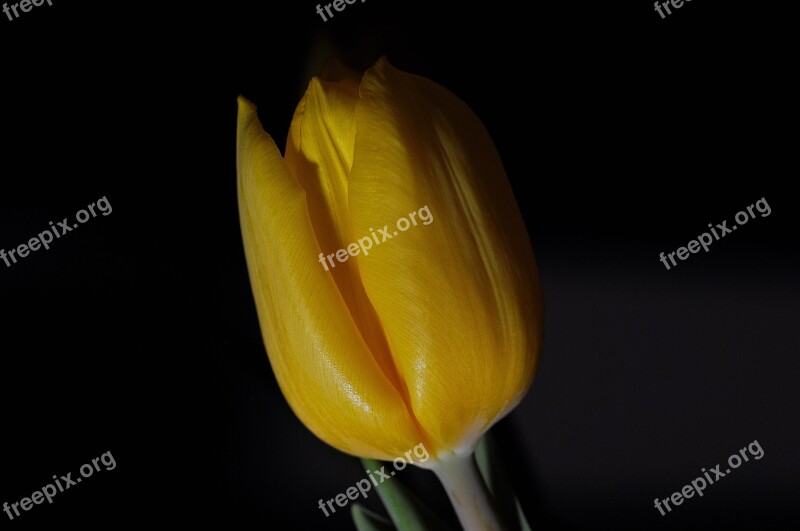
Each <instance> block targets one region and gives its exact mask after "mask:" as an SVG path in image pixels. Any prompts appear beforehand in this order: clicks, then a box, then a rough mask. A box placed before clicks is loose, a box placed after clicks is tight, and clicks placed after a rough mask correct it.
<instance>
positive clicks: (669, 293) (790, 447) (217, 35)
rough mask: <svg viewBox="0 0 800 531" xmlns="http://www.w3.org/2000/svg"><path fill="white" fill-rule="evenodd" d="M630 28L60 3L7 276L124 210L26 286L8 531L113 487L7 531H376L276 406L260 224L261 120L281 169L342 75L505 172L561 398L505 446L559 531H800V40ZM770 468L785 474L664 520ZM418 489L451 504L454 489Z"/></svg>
mask: <svg viewBox="0 0 800 531" xmlns="http://www.w3.org/2000/svg"><path fill="white" fill-rule="evenodd" d="M628 4H631V5H628ZM628 4H625V5H616V4H615V3H611V2H592V3H588V2H587V3H582V4H581V3H574V2H569V3H558V2H550V3H542V4H534V3H526V4H514V3H495V4H492V3H479V4H476V5H474V6H471V5H469V4H467V3H464V2H437V3H436V4H435V5H431V4H430V3H422V2H413V1H412V2H400V1H397V0H381V1H378V0H368V1H366V2H365V3H361V2H358V3H356V4H355V5H352V6H348V7H347V9H346V10H345V11H344V12H342V13H338V14H337V15H336V17H335V18H334V19H332V20H330V21H328V22H322V20H321V19H320V18H319V17H318V16H317V15H316V13H315V11H314V6H315V5H316V4H315V3H312V2H306V1H303V2H295V1H292V2H291V3H290V2H289V1H288V0H287V1H286V2H282V3H277V2H276V3H270V5H267V3H266V2H258V3H256V2H253V3H252V4H250V5H248V4H245V3H243V2H229V3H226V4H224V5H223V4H221V3H218V4H216V5H213V6H212V7H200V6H199V5H196V4H191V3H186V2H184V3H181V4H180V5H172V6H169V7H166V6H163V5H160V4H155V3H148V4H135V5H133V4H119V5H109V4H108V3H105V4H97V5H95V4H93V3H88V2H70V3H67V2H59V1H58V0H56V1H55V2H54V5H53V6H52V7H50V6H47V5H46V4H45V5H44V6H42V7H38V8H34V9H33V10H32V11H31V12H30V13H26V14H24V15H23V16H22V17H21V18H20V19H18V20H15V21H11V22H9V21H8V20H7V19H4V18H0V48H1V49H2V51H3V60H2V62H0V69H2V75H3V83H2V89H0V95H1V96H2V98H0V101H2V107H1V108H0V134H1V135H2V158H0V168H1V169H0V171H2V178H0V248H3V249H6V250H9V249H10V248H13V247H15V246H17V245H19V244H20V243H24V242H26V241H27V240H28V239H30V238H31V237H33V236H35V235H36V234H38V233H39V232H41V231H42V230H43V229H45V228H47V227H48V222H49V221H54V222H57V221H59V220H61V219H62V218H64V217H67V216H69V217H72V216H74V213H75V212H76V211H77V210H79V209H81V208H83V207H84V206H85V205H87V204H89V203H91V202H94V201H96V200H97V199H99V198H101V197H103V196H105V197H107V199H108V201H109V203H110V204H111V205H112V207H113V212H112V213H111V214H110V215H109V216H107V217H98V218H96V219H93V220H91V221H90V222H88V223H86V224H85V225H83V226H81V227H80V228H78V229H76V230H75V231H73V232H72V233H69V234H67V235H65V236H64V237H63V239H59V240H58V241H57V242H55V243H54V244H53V245H52V248H51V249H50V250H49V251H38V252H36V253H33V254H32V255H30V256H29V257H27V258H25V259H23V260H22V261H21V262H20V263H18V264H15V265H13V267H10V268H9V267H6V266H5V264H4V263H2V262H0V309H1V310H0V312H2V325H1V326H2V335H0V353H1V356H2V357H1V358H0V407H1V408H2V415H0V419H2V420H1V421H0V434H2V436H1V437H0V441H2V443H1V444H2V458H0V503H2V502H3V501H6V502H8V503H13V502H16V501H19V500H20V499H21V498H23V497H25V496H29V495H30V494H31V493H32V492H33V491H34V490H37V489H40V488H41V487H43V486H44V485H45V484H47V483H49V482H50V481H51V477H52V476H53V475H54V474H57V475H59V476H60V475H65V474H66V473H67V472H72V474H73V476H77V475H78V474H77V471H78V468H79V467H80V466H81V465H82V464H84V463H87V462H89V461H90V460H91V459H92V458H95V457H98V456H100V455H101V454H102V453H104V452H107V451H110V452H111V453H112V454H113V456H114V458H115V461H116V462H117V468H116V469H115V470H113V471H103V472H101V473H96V475H94V476H92V477H91V478H88V479H86V480H84V482H83V483H81V484H79V485H77V486H75V487H73V488H72V489H70V490H69V491H66V492H64V493H62V494H59V495H57V496H56V497H55V498H54V502H53V504H52V505H47V504H45V505H40V506H34V508H33V509H32V510H30V511H29V512H27V513H23V515H22V516H21V517H19V518H17V519H15V520H14V521H9V520H7V517H6V516H5V514H4V513H0V522H2V527H3V528H8V529H41V528H44V527H47V526H48V525H51V524H54V523H63V524H77V525H80V526H85V527H87V528H92V529H94V528H109V527H112V528H116V527H118V526H120V525H121V524H123V523H136V524H139V525H154V524H156V523H167V524H171V525H174V526H176V527H180V528H183V527H189V526H196V525H199V524H209V525H212V526H218V527H220V528H225V529H240V528H244V527H245V526H246V527H247V528H253V529H351V523H350V519H349V516H348V515H347V514H343V513H342V512H340V513H337V514H335V515H333V516H331V517H330V518H325V517H324V516H323V515H322V513H321V511H319V509H318V508H317V507H316V505H317V500H318V499H319V498H326V499H327V498H331V497H333V496H335V495H336V494H337V493H339V492H343V491H344V490H345V489H346V488H347V487H349V486H351V485H353V484H354V483H355V482H356V481H358V480H359V479H361V478H362V477H363V474H364V473H363V471H362V469H361V468H360V465H359V464H358V462H357V461H356V460H355V459H353V458H350V457H348V456H345V455H343V454H340V453H339V452H337V451H335V450H333V449H331V448H329V447H327V446H326V445H324V444H323V443H321V442H320V441H319V440H317V439H316V438H315V437H314V436H312V435H311V434H310V433H309V432H308V431H307V430H306V429H305V428H304V427H303V426H302V425H301V424H300V422H299V421H298V420H297V419H296V418H295V417H294V415H293V414H292V413H291V411H290V410H289V408H288V405H287V404H286V402H285V400H284V399H283V397H282V396H281V394H280V392H279V390H278V388H277V385H276V383H275V380H274V377H273V375H272V373H271V370H270V368H269V364H268V362H267V358H266V354H265V352H264V349H263V346H262V344H261V339H260V333H259V330H258V326H257V321H256V314H255V308H254V305H253V301H252V299H251V296H250V291H249V290H250V288H249V284H248V279H247V274H246V268H245V264H244V260H243V251H242V246H241V240H240V235H239V229H238V215H237V209H236V194H235V158H234V155H235V142H234V141H235V125H236V96H237V95H239V94H243V95H245V96H247V97H248V98H250V99H251V100H252V101H254V102H256V103H257V104H258V106H259V112H260V115H261V118H262V121H263V122H264V124H265V127H266V128H267V130H268V131H269V132H270V133H271V134H272V135H273V136H274V137H275V138H276V140H277V141H278V143H279V145H281V146H282V145H283V142H284V140H285V136H286V131H287V130H288V125H289V122H290V119H291V114H292V112H293V110H294V106H295V105H296V103H297V101H298V100H299V98H300V96H301V95H302V92H303V90H304V88H305V86H306V84H307V81H308V76H309V74H310V73H311V72H313V69H314V68H315V67H318V66H319V57H320V55H319V53H320V52H319V50H321V49H324V46H330V47H333V48H334V49H337V50H338V51H339V53H340V54H341V55H342V56H343V57H345V58H347V60H349V61H350V62H351V64H353V65H354V66H364V65H368V64H369V63H370V62H371V61H372V60H374V58H376V57H377V54H379V53H386V54H387V55H388V57H389V59H390V60H391V61H392V62H393V64H395V65H396V66H398V67H400V68H402V69H405V70H409V71H412V72H415V73H419V74H422V75H425V76H428V77H430V78H432V79H433V80H435V81H437V82H439V83H440V84H442V85H444V86H446V87H447V88H449V89H450V90H452V91H453V92H454V93H455V94H457V95H458V96H460V97H461V98H462V99H464V100H465V101H466V102H467V103H468V104H469V105H470V106H471V107H472V108H473V109H474V110H475V112H476V113H477V114H478V115H479V116H480V117H481V119H482V120H483V121H484V123H485V124H486V126H487V128H488V129H489V131H490V133H491V134H492V136H493V138H494V140H495V142H496V144H497V147H498V149H499V151H500V154H501V156H502V158H503V160H504V163H505V165H506V168H507V172H508V174H509V178H510V179H511V181H512V185H513V186H514V189H515V191H516V195H517V201H518V203H519V206H520V208H521V210H522V212H523V214H524V216H525V220H526V223H527V225H528V229H529V232H530V236H531V240H532V242H533V246H534V250H535V252H536V254H537V258H538V261H539V265H540V268H541V274H542V282H543V286H544V293H545V303H546V326H545V343H544V349H543V353H542V359H541V365H540V368H539V371H538V374H537V376H536V380H535V382H534V386H533V388H532V390H531V392H530V394H529V395H528V396H527V397H526V398H525V400H524V401H523V402H522V404H521V405H520V406H519V407H518V408H517V409H516V410H515V411H514V412H513V413H512V414H511V415H510V416H509V417H508V418H507V419H506V420H504V421H503V422H501V423H500V424H499V425H498V427H497V432H498V436H499V438H500V441H501V444H503V445H504V448H505V449H506V451H505V452H504V453H505V455H506V456H507V459H508V461H509V465H510V466H511V468H512V470H513V481H514V484H515V486H516V488H517V492H518V495H519V497H520V499H521V502H522V504H523V506H524V507H525V509H526V512H527V513H528V515H529V517H530V520H531V523H532V524H533V528H534V529H700V528H704V529H709V528H711V529H786V528H788V527H787V526H788V525H789V524H788V522H791V521H793V520H795V518H793V515H794V510H793V507H794V504H795V501H796V499H797V496H798V494H800V492H799V491H798V483H797V479H796V477H795V475H796V473H797V472H798V468H800V467H799V465H800V463H799V461H800V459H798V455H797V448H798V443H800V434H798V428H797V422H796V420H797V412H798V405H800V401H798V392H797V376H798V370H799V369H800V362H798V356H797V353H798V345H800V327H798V318H800V303H799V302H798V294H799V291H798V288H799V287H800V277H799V276H798V265H800V260H799V259H798V258H799V257H798V251H797V236H796V229H797V227H798V223H797V218H796V212H797V208H796V197H795V194H793V193H792V189H793V182H792V180H793V178H791V175H794V174H796V168H795V166H794V164H790V163H789V161H790V160H791V159H790V158H789V157H790V155H792V153H791V152H790V149H792V147H794V144H793V143H790V142H791V141H792V135H791V131H792V130H793V128H794V123H795V117H794V115H793V114H791V113H790V111H789V110H790V108H791V106H790V104H792V100H791V99H790V98H789V95H790V94H796V89H795V88H794V87H793V86H791V82H790V77H791V76H790V74H791V73H792V70H793V67H792V66H791V65H792V64H793V62H792V61H790V60H789V49H790V48H789V45H788V41H789V36H790V34H789V33H788V32H787V31H786V29H785V27H784V25H783V24H782V21H784V20H788V19H789V16H788V14H787V13H783V12H782V10H783V9H784V7H783V6H781V7H779V8H774V7H764V6H761V5H758V4H756V3H753V2H751V3H747V4H741V5H740V4H737V3H725V5H724V6H717V5H711V4H710V3H702V2H686V3H685V5H684V6H683V7H682V8H681V9H678V10H676V11H675V13H674V14H673V15H671V16H670V17H668V18H667V19H666V20H661V19H660V17H659V16H658V15H657V14H656V13H655V11H654V10H653V7H652V4H651V3H650V2H636V5H635V6H634V5H633V4H632V3H628ZM0 16H1V15H0ZM762 197H763V198H765V199H766V201H767V202H768V204H769V206H770V207H771V210H772V214H771V215H770V216H769V217H765V218H760V217H759V218H758V219H756V220H755V221H751V222H750V223H749V224H748V225H747V226H745V227H742V228H741V230H738V231H737V232H736V233H733V234H732V235H728V236H727V237H726V238H725V239H724V240H721V241H719V242H717V243H715V244H713V245H712V247H711V250H710V252H709V253H702V252H701V253H700V254H697V255H692V256H691V258H690V259H688V260H687V261H685V262H681V263H680V264H679V265H678V266H677V267H676V268H673V269H672V270H670V271H667V270H666V269H665V268H664V267H663V265H662V264H661V262H659V260H658V256H659V253H660V252H662V251H663V252H672V251H675V250H676V249H677V248H678V247H680V246H682V245H685V244H686V243H687V242H688V241H689V240H691V239H694V238H695V237H696V236H697V235H698V234H699V233H701V232H703V231H705V230H706V227H707V224H708V223H715V224H716V223H720V222H721V221H722V220H724V219H728V220H732V218H733V216H734V214H736V212H738V211H739V210H742V209H744V208H745V207H746V206H747V205H751V204H753V203H755V202H756V201H757V200H759V199H761V198H762ZM731 222H732V221H729V224H730V223H731ZM754 440H757V441H759V443H760V445H761V447H762V448H763V449H764V452H765V456H764V458H763V459H761V460H759V461H750V462H749V463H746V464H745V465H743V466H742V467H741V468H740V469H738V470H737V471H736V472H735V473H732V474H731V475H730V477H726V478H725V479H724V481H722V480H721V481H720V483H719V484H718V485H713V486H711V487H709V488H708V489H707V490H706V495H705V496H703V497H702V498H697V497H695V498H692V499H690V500H686V502H685V503H684V504H683V505H682V506H680V507H678V508H676V510H675V511H673V512H672V513H670V514H669V515H667V516H665V517H662V516H660V515H659V513H658V511H657V510H655V508H654V507H653V499H654V498H655V497H660V498H665V497H667V496H669V495H670V494H671V493H672V492H675V491H677V490H679V489H680V488H681V487H682V486H683V485H685V484H687V483H688V482H690V481H691V480H692V479H694V478H695V477H697V476H698V475H699V474H700V469H701V468H703V467H705V468H706V469H709V468H711V467H713V466H714V465H716V464H717V463H722V462H723V461H724V460H726V459H727V457H728V456H729V455H730V454H732V453H735V452H737V451H738V449H740V448H743V447H744V446H746V445H747V444H749V443H751V442H752V441H754ZM403 481H406V482H408V483H409V484H411V485H413V486H415V488H417V489H419V491H420V492H422V493H424V496H425V497H426V498H428V499H430V500H431V501H432V503H434V504H436V503H441V502H442V501H443V500H444V498H443V493H442V491H441V489H440V488H439V487H438V485H437V484H436V482H435V481H434V480H433V478H432V477H431V476H430V474H428V473H425V472H421V471H407V472H404V474H403ZM369 501H371V502H374V497H371V498H370V500H369ZM372 507H373V508H376V507H377V506H375V505H373V506H372ZM445 518H449V519H450V520H451V521H452V519H453V518H454V516H453V515H452V514H446V513H445Z"/></svg>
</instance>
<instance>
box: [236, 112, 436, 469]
mask: <svg viewBox="0 0 800 531" xmlns="http://www.w3.org/2000/svg"><path fill="white" fill-rule="evenodd" d="M237 170H238V196H239V210H240V221H241V227H242V238H243V241H244V249H245V254H246V258H247V265H248V270H249V273H250V282H251V286H252V289H253V295H254V298H255V302H256V307H257V310H258V316H259V321H260V324H261V330H262V333H263V336H264V342H265V345H266V348H267V353H268V355H269V360H270V363H271V365H272V368H273V371H274V373H275V376H276V378H277V380H278V383H279V385H280V387H281V390H282V391H283V394H284V396H285V397H286V399H287V400H288V402H289V404H290V405H291V407H292V409H293V410H294V412H295V413H296V414H297V416H298V417H299V418H300V419H301V420H302V421H303V423H304V424H305V425H306V426H307V427H308V428H309V429H310V430H311V431H312V432H313V433H315V434H316V435H317V436H318V437H319V438H321V439H322V440H324V441H326V442H327V443H328V444H330V445H332V446H334V447H336V448H338V449H340V450H342V451H344V452H347V453H350V454H353V455H359V456H369V457H373V458H376V459H392V458H394V457H396V456H397V455H403V454H402V452H404V451H406V450H408V448H411V447H412V446H413V445H415V444H417V443H418V442H419V440H420V435H419V433H418V430H417V428H416V425H415V423H414V420H413V419H412V418H411V417H410V415H409V412H408V408H407V407H406V405H405V402H404V400H403V397H402V396H401V394H400V393H399V392H398V390H397V389H396V387H395V385H394V384H393V382H391V381H390V380H389V379H388V377H387V375H386V374H385V373H384V371H383V369H382V368H381V367H380V365H379V364H378V363H377V362H376V360H375V358H374V357H373V355H372V353H371V352H370V350H369V348H368V347H367V345H366V344H365V343H364V341H363V339H362V337H361V335H360V334H359V331H358V328H357V327H356V326H355V323H354V321H353V318H352V316H351V314H350V312H349V310H348V308H347V306H346V304H345V302H344V300H343V299H342V296H341V294H340V292H339V290H338V288H337V286H336V283H335V282H334V280H333V278H332V277H331V275H330V273H329V272H326V271H325V270H324V269H323V267H322V265H321V264H320V262H319V261H318V255H319V252H320V250H319V245H318V243H317V240H316V235H315V233H314V228H313V226H312V223H311V219H310V216H309V211H308V205H307V201H306V193H305V192H304V190H303V188H302V187H301V186H300V184H299V183H298V181H297V179H295V178H294V177H293V176H292V174H291V173H290V171H289V169H288V168H287V166H286V164H285V162H284V161H283V159H282V158H281V156H280V152H279V150H278V148H277V146H275V143H274V142H273V140H272V138H270V137H269V135H267V134H266V132H264V130H263V128H262V127H261V123H260V122H259V120H258V116H257V114H256V109H255V107H254V106H253V105H252V104H251V103H250V102H248V101H247V100H245V99H244V98H240V99H239V121H238V134H237Z"/></svg>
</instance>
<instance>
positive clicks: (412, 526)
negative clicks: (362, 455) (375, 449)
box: [361, 459, 447, 531]
mask: <svg viewBox="0 0 800 531" xmlns="http://www.w3.org/2000/svg"><path fill="white" fill-rule="evenodd" d="M361 462H362V463H363V465H364V467H365V468H366V469H367V470H371V471H376V470H381V466H382V465H381V464H380V463H379V462H378V461H375V460H373V459H362V460H361ZM376 490H377V491H378V496H380V498H381V501H383V505H384V507H386V512H388V513H389V517H390V518H391V519H392V522H394V525H395V527H397V530H398V531H447V526H445V525H444V523H443V522H442V521H441V520H440V519H439V517H437V516H436V515H435V514H434V513H433V511H431V510H430V509H428V507H426V506H425V504H423V503H422V502H421V501H420V500H419V498H417V497H416V496H414V494H412V493H411V491H409V490H408V489H407V488H406V487H404V486H403V484H402V483H400V481H398V480H397V479H396V478H394V477H390V478H389V479H388V480H381V482H380V483H378V486H377V487H376Z"/></svg>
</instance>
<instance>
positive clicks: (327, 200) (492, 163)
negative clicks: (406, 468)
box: [237, 59, 542, 469]
mask: <svg viewBox="0 0 800 531" xmlns="http://www.w3.org/2000/svg"><path fill="white" fill-rule="evenodd" d="M237 169H238V194H239V209H240V220H241V227H242V235H243V240H244V248H245V253H246V258H247V265H248V270H249V273H250V281H251V285H252V289H253V294H254V298H255V301H256V307H257V310H258V316H259V321H260V325H261V330H262V333H263V338H264V342H265V345H266V349H267V353H268V355H269V359H270V363H271V365H272V368H273V371H274V372H275V375H276V378H277V380H278V383H279V385H280V387H281V390H282V391H283V394H284V396H285V397H286V399H287V400H288V402H289V404H290V406H291V407H292V409H293V410H294V412H295V413H296V414H297V416H298V417H299V418H300V419H301V421H302V422H303V423H304V424H305V425H306V426H307V427H308V428H309V429H310V430H311V431H312V432H313V433H314V434H316V435H317V436H318V437H319V438H320V439H322V440H323V441H325V442H327V443H328V444H330V445H332V446H334V447H336V448H338V449H339V450H341V451H343V452H346V453H349V454H353V455H357V456H364V457H370V458H374V459H381V460H392V459H394V458H395V457H398V456H402V455H403V454H404V452H406V451H407V450H409V449H410V448H413V447H414V446H415V445H417V444H419V443H424V445H425V447H426V448H427V449H428V451H429V452H430V454H431V456H432V459H431V461H429V462H428V463H426V465H431V463H434V462H436V461H440V462H446V461H448V459H449V458H450V457H453V456H466V455H470V454H471V453H472V451H473V450H474V448H475V446H476V444H477V442H478V441H479V439H480V437H481V436H482V435H483V434H484V433H485V432H486V430H488V429H489V428H490V427H491V426H492V424H494V423H495V422H497V421H498V420H499V419H500V418H502V417H503V416H504V415H505V414H507V413H508V412H509V411H510V410H511V409H513V407H514V406H515V405H516V404H517V403H518V402H519V401H520V400H521V399H522V397H523V396H524V394H525V393H526V391H527V389H528V388H529V386H530V384H531V381H532V379H533V375H534V372H535V368H536V364H537V360H538V354H539V349H540V343H541V332H542V301H541V291H540V286H539V278H538V272H537V268H536V263H535V261H534V256H533V252H532V250H531V246H530V242H529V239H528V235H527V232H526V230H525V226H524V224H523V221H522V218H521V215H520V213H519V209H518V207H517V205H516V202H515V200H514V196H513V193H512V190H511V187H510V185H509V183H508V180H507V177H506V174H505V170H504V168H503V165H502V163H501V161H500V158H499V155H498V153H497V150H496V148H495V147H494V145H493V143H492V141H491V138H490V137H489V135H488V133H487V131H486V129H485V128H484V126H483V125H482V124H481V122H480V120H479V119H478V118H477V117H476V116H475V114H474V113H473V112H472V111H471V110H470V109H469V107H468V106H467V105H466V104H465V103H464V102H462V101H461V100H459V99H458V98H456V97H455V96H454V95H453V94H451V93H450V92H448V91H447V90H446V89H444V88H443V87H441V86H439V85H437V84H435V83H433V82H432V81H430V80H428V79H425V78H422V77H419V76H415V75H412V74H408V73H405V72H402V71H399V70H397V69H395V68H394V67H392V66H391V65H390V64H389V63H388V61H386V60H385V59H381V60H379V61H378V62H377V63H376V64H375V65H373V66H372V67H371V68H370V69H369V70H367V71H366V72H365V73H364V74H363V76H362V78H361V79H360V80H352V79H346V80H343V81H339V82H327V81H322V80H320V79H317V78H314V79H312V81H311V82H310V85H309V88H308V90H307V92H306V94H305V96H304V97H303V99H302V101H301V102H300V104H299V106H298V107H297V110H296V112H295V115H294V118H293V120H292V124H291V128H290V131H289V135H288V140H287V145H286V150H285V157H282V156H281V154H280V151H279V150H278V147H277V146H276V145H275V143H274V141H273V140H272V138H271V137H270V136H269V135H268V134H267V133H266V132H265V131H264V129H263V128H262V126H261V123H260V122H259V119H258V116H257V114H256V109H255V107H254V106H253V105H252V104H251V103H250V102H248V101H247V100H245V99H244V98H241V97H240V99H239V118H238V135H237ZM422 205H427V207H428V208H429V211H430V213H431V214H432V217H433V219H434V220H435V221H434V222H433V223H431V224H429V225H426V226H419V227H416V228H414V229H412V230H409V231H408V232H403V233H402V234H401V235H400V236H398V237H396V238H394V239H392V240H391V241H386V242H384V243H382V244H381V245H379V246H376V247H373V248H372V249H371V250H370V252H369V255H368V256H363V255H359V256H355V257H351V258H349V260H347V261H346V262H342V263H336V267H335V268H331V269H330V270H329V271H328V270H326V269H324V268H322V267H320V262H319V255H320V253H323V254H329V253H331V252H333V251H335V250H337V249H343V248H346V247H347V245H348V244H349V243H351V242H356V241H357V240H358V238H360V237H362V236H365V235H369V234H371V233H372V232H373V231H374V230H375V228H379V227H384V226H385V225H387V224H389V225H390V227H391V226H392V224H393V223H394V222H395V220H397V219H398V218H401V217H404V216H406V215H408V214H409V213H410V212H414V211H415V210H417V209H418V208H419V207H421V206H422ZM431 468H434V469H435V466H434V465H431Z"/></svg>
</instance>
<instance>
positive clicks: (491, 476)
mask: <svg viewBox="0 0 800 531" xmlns="http://www.w3.org/2000/svg"><path fill="white" fill-rule="evenodd" d="M475 460H476V461H477V463H478V469H479V470H480V471H481V475H482V476H483V480H484V481H485V482H486V486H487V487H488V489H489V492H491V493H492V497H493V498H494V504H495V509H496V511H497V514H498V516H499V518H500V519H501V520H503V522H505V524H506V526H507V527H508V529H509V530H510V531H530V525H529V524H528V521H527V520H526V518H525V514H524V513H523V512H522V507H521V506H520V504H519V500H518V499H517V497H516V495H515V494H514V489H513V488H512V486H511V482H510V481H509V475H508V473H507V471H506V468H505V466H504V464H503V460H502V459H501V457H500V448H499V447H498V445H497V442H496V441H495V438H494V436H493V435H492V434H491V432H489V433H487V434H486V435H484V436H483V439H481V442H480V443H478V447H477V448H476V449H475Z"/></svg>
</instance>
